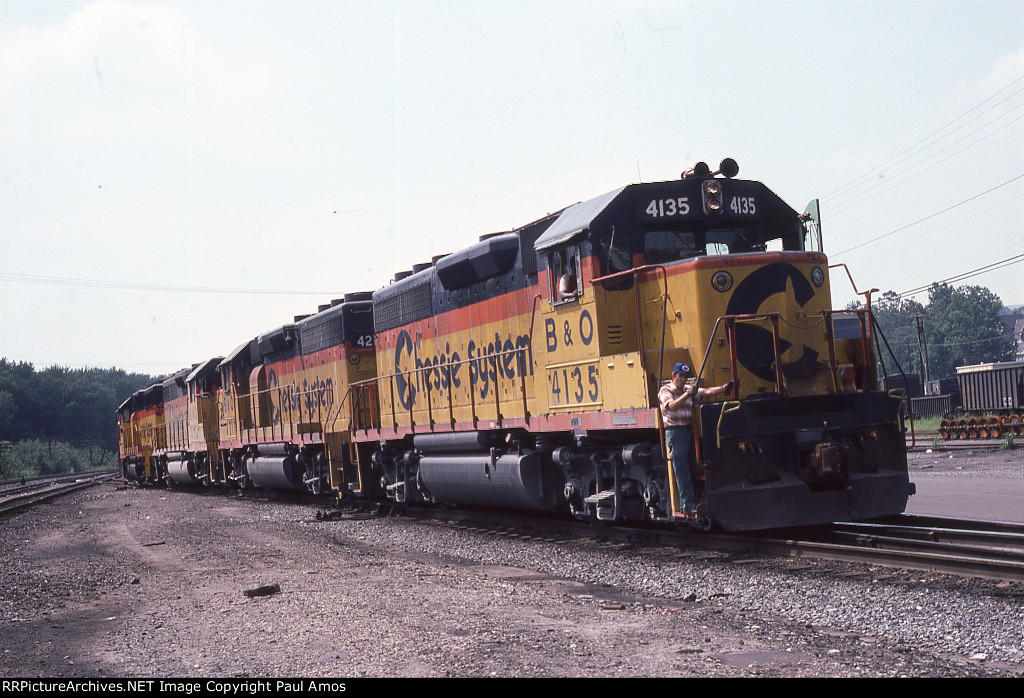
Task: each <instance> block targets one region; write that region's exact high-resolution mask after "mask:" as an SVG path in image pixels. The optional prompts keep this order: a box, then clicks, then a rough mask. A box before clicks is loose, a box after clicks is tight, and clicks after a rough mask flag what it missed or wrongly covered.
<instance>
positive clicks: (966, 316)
mask: <svg viewBox="0 0 1024 698" xmlns="http://www.w3.org/2000/svg"><path fill="white" fill-rule="evenodd" d="M1002 307H1003V303H1002V301H1001V300H1000V299H999V296H997V295H996V294H994V293H993V292H992V291H990V290H989V289H987V288H985V287H984V286H961V287H959V288H952V287H951V286H949V285H948V284H935V285H933V286H932V287H931V288H930V289H929V290H928V309H927V312H928V320H927V329H926V333H927V336H928V354H929V364H930V367H931V372H932V376H933V377H951V376H954V375H956V367H957V366H968V365H971V364H979V363H994V362H997V361H1009V360H1011V359H1013V355H1014V346H1015V345H1014V341H1013V337H1011V336H1008V335H1006V333H1005V332H1006V331H1005V329H1004V327H1003V323H1002V322H1000V320H999V311H1000V310H1001V309H1002Z"/></svg>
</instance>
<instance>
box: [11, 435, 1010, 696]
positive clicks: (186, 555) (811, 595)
mask: <svg viewBox="0 0 1024 698" xmlns="http://www.w3.org/2000/svg"><path fill="white" fill-rule="evenodd" d="M1004 455H1005V454H1004ZM932 456H933V454H920V455H919V454H913V455H912V456H911V469H912V470H914V469H923V468H927V469H928V470H931V471H934V470H935V469H936V468H940V469H945V470H947V471H948V472H950V474H951V476H956V473H957V472H958V471H957V467H959V468H960V469H961V470H960V471H959V472H961V473H963V472H967V473H970V474H973V473H976V472H979V471H980V470H984V469H988V470H989V471H991V472H999V473H1002V472H1003V471H1004V470H1006V471H1010V472H1016V473H1018V474H1019V473H1020V468H1019V465H1020V459H1019V457H1018V459H1017V461H1016V463H1013V462H1009V463H1007V461H1005V460H1002V459H1001V458H999V457H998V456H991V455H982V456H967V455H963V454H957V457H956V458H954V459H953V460H955V461H958V462H957V463H948V462H943V463H941V465H939V464H936V463H934V462H932V461H936V460H942V459H938V458H933V457H932ZM972 458H973V459H974V460H971V459H972ZM945 460H946V461H948V460H949V459H945ZM1015 466H1016V467H1015ZM964 468H967V470H966V471H965V470H964ZM314 512H315V509H314V507H312V506H311V505H308V504H287V503H281V502H273V501H267V500H262V499H251V498H239V497H237V496H233V495H230V494H228V495H225V494H208V493H202V494H195V493H188V492H181V491H160V490H153V489H135V488H126V487H124V486H123V485H117V486H115V485H109V484H108V485H102V486H99V487H96V488H92V489H91V490H87V491H85V492H84V493H78V494H73V495H69V496H67V497H65V498H63V499H62V500H58V501H56V502H53V503H50V504H46V505H43V506H41V507H39V508H37V509H35V510H33V511H29V512H25V513H22V514H20V515H18V516H15V517H13V518H10V519H8V520H6V521H2V522H0V536H2V540H3V545H2V546H0V567H2V569H3V581H2V583H0V628H2V630H0V667H2V675H3V676H4V677H112V676H126V677H141V676H144V677H208V676H212V677H260V678H262V677H289V676H304V677H326V676H332V677H351V678H355V677H381V676H384V677H401V676H412V677H447V676H457V677H477V676H529V677H533V676H558V677H591V676H601V677H612V676H623V677H640V676H702V677H703V676H720V677H748V676H776V677H810V676H814V677H818V676H827V677H850V676H857V677H881V676H933V677H947V676H960V677H980V676H1004V677H1007V676H1016V677H1020V676H1024V589H1022V588H1021V586H1020V585H1007V584H997V583H994V582H987V581H980V580H957V579H953V578H949V577H944V576H939V575H929V574H925V573H921V572H903V571H895V570H889V569H884V568H867V567H863V566H852V565H840V564H837V563H824V562H822V563H813V562H808V561H805V560H801V561H799V562H798V563H797V562H794V561H792V560H786V559H774V558H761V557H740V558H737V557H734V556H730V555H725V554H715V553H707V552H702V551H697V550H689V549H680V548H668V547H637V546H631V545H626V544H609V543H605V542H602V541H600V540H599V539H596V538H595V539H585V540H568V541H561V542H543V541H525V540H514V539H511V540H510V539H508V538H503V537H499V536H495V535H487V534H484V533H478V532H472V531H464V530H460V529H456V528H453V527H450V526H444V525H439V524H433V523H429V522H418V521H413V520H408V519H402V518H373V519H365V520H358V519H351V520H340V521H332V522H316V521H314V520H313V514H314ZM271 583H276V584H278V585H280V590H281V591H280V593H275V594H272V595H269V596H260V597H247V596H245V594H244V593H243V592H244V590H246V589H252V588H254V587H257V586H259V585H263V584H271Z"/></svg>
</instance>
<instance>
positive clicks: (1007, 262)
mask: <svg viewBox="0 0 1024 698" xmlns="http://www.w3.org/2000/svg"><path fill="white" fill-rule="evenodd" d="M1020 262H1024V253H1022V254H1019V255H1015V256H1013V257H1007V258H1006V259H1001V260H999V261H998V262H992V263H991V264H986V265H985V266H983V267H978V268H977V269H972V270H970V271H965V272H963V273H961V274H956V275H955V276H951V277H949V278H948V279H943V280H942V281H932V282H931V283H928V284H926V285H924V286H919V287H917V288H912V289H910V290H909V291H904V292H903V293H901V294H899V296H900V298H906V297H907V296H916V295H917V294H918V293H922V292H924V291H927V290H928V289H930V288H931V287H932V286H934V285H935V284H948V283H955V282H957V281H963V280H964V279H969V278H971V277H972V276H978V275H979V274H985V273H988V272H990V271H996V270H997V269H1002V268H1003V267H1008V266H1011V265H1013V264H1019V263H1020Z"/></svg>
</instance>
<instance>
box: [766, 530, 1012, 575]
mask: <svg viewBox="0 0 1024 698" xmlns="http://www.w3.org/2000/svg"><path fill="white" fill-rule="evenodd" d="M757 545H758V548H759V549H765V547H767V548H771V549H774V550H776V551H777V552H782V553H785V554H788V555H795V556H807V557H818V558H825V559H833V560H845V561H849V562H865V563H868V564H874V565H884V566H889V567H900V568H903V569H917V570H927V571H931V572H943V573H947V574H954V575H959V576H966V577H983V578H987V579H999V580H1007V581H1017V582H1024V525H1020V524H1014V523H1004V522H995V521H971V520H966V521H965V520H958V519H947V518H940V517H923V516H914V515H910V514H904V515H902V516H899V517H892V518H890V519H888V520H886V521H884V522H876V523H841V524H834V525H832V526H823V527H819V528H815V529H802V530H800V531H798V532H795V537H792V538H781V537H778V536H777V534H766V535H765V536H764V537H763V538H760V542H759V543H758V544H757ZM762 546H765V547H762Z"/></svg>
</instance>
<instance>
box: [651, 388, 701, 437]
mask: <svg viewBox="0 0 1024 698" xmlns="http://www.w3.org/2000/svg"><path fill="white" fill-rule="evenodd" d="M684 390H685V388H683V389H682V390H680V389H679V388H677V387H676V386H675V384H674V383H672V382H671V381H669V382H668V383H666V384H665V385H663V386H661V390H659V391H658V404H659V405H660V406H661V418H662V421H663V422H664V423H665V426H666V427H688V426H690V425H691V424H693V403H694V397H696V398H697V402H698V403H700V402H703V399H702V398H703V397H704V392H705V391H704V389H703V388H698V389H697V392H696V394H695V395H694V396H691V397H690V398H689V399H688V400H686V401H685V402H683V404H682V405H680V406H679V407H678V408H676V409H674V410H670V409H669V408H668V403H670V402H671V401H673V400H677V399H679V398H680V397H681V396H682V394H683V391H684Z"/></svg>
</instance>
